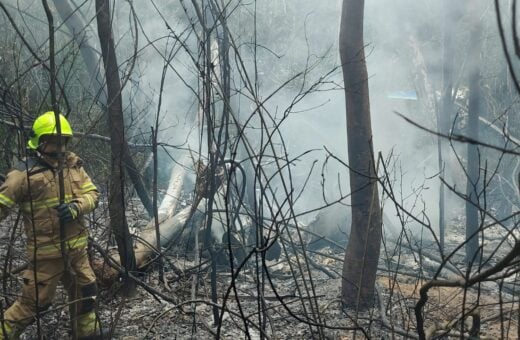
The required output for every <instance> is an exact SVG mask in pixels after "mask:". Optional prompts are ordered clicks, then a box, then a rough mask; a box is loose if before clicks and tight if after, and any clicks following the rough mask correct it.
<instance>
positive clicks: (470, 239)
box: [466, 2, 483, 265]
mask: <svg viewBox="0 0 520 340" xmlns="http://www.w3.org/2000/svg"><path fill="white" fill-rule="evenodd" d="M477 5H478V4H475V3H473V2H471V3H470V4H468V6H470V9H469V12H470V13H469V14H470V16H471V22H472V23H473V25H472V29H471V31H470V38H469V42H470V44H469V51H468V53H469V57H468V60H469V61H470V62H469V68H468V75H469V78H468V81H469V105H468V125H467V136H468V137H469V138H471V139H473V140H478V121H479V116H480V113H479V112H480V110H481V107H482V105H481V98H482V97H483V95H482V90H481V87H480V81H481V76H480V68H479V64H480V49H481V45H482V42H481V30H482V27H481V24H480V15H479V12H478V10H477V7H478V6H477ZM479 169H480V160H479V151H478V146H477V145H476V144H473V143H468V163H467V170H466V174H467V179H466V181H467V182H466V196H467V198H466V240H467V241H466V242H467V243H466V263H467V264H468V265H472V264H473V263H477V264H478V262H479V260H480V256H479V236H478V231H479V218H478V214H479V197H478V196H479V193H478V191H479V190H478V188H479Z"/></svg>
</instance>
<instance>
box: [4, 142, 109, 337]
mask: <svg viewBox="0 0 520 340" xmlns="http://www.w3.org/2000/svg"><path fill="white" fill-rule="evenodd" d="M63 177H64V192H65V202H66V203H71V202H73V203H74V204H75V205H76V206H77V208H78V218H77V219H74V220H72V221H71V222H68V223H66V224H65V228H64V229H65V230H64V231H65V237H64V241H65V242H64V244H65V251H64V254H65V257H66V259H64V258H63V254H62V251H61V237H60V221H59V218H58V213H57V210H56V209H55V207H56V206H57V205H58V204H59V176H58V171H57V169H55V168H52V167H50V166H48V165H47V164H46V163H44V162H42V161H41V160H40V159H39V158H37V157H35V158H29V159H28V160H27V161H26V162H21V163H20V164H19V165H17V166H16V167H15V168H14V169H13V170H11V171H10V172H9V173H8V174H7V176H6V179H5V182H4V183H3V184H2V185H0V220H1V219H4V218H5V217H6V216H7V215H8V214H9V212H10V210H11V209H13V208H14V207H16V206H18V207H19V208H20V210H21V214H22V217H23V221H24V227H25V234H26V236H27V257H28V260H29V268H28V269H27V270H26V271H25V273H24V275H23V279H24V285H23V289H22V294H21V296H19V298H18V299H17V300H16V301H15V303H14V304H13V305H11V306H10V307H9V308H8V309H7V310H6V311H5V312H4V322H3V323H0V325H1V326H3V327H2V328H3V330H2V328H0V340H2V339H4V331H5V335H7V336H8V338H9V339H13V338H17V336H18V335H19V334H20V333H21V332H22V331H23V329H25V328H26V327H27V326H28V325H29V324H31V323H32V322H33V320H34V318H35V316H36V315H37V313H38V312H39V311H43V310H45V309H46V308H48V307H49V306H50V304H51V303H52V300H53V298H54V294H55V292H56V286H57V284H58V282H59V281H61V282H62V283H63V284H64V286H65V288H66V289H67V290H68V292H69V297H70V296H71V293H75V294H74V295H73V296H75V297H76V299H79V300H80V302H78V304H77V306H76V311H77V313H78V315H77V329H78V336H79V337H83V336H88V335H89V334H93V333H94V332H95V331H96V328H97V329H99V323H98V322H97V321H96V317H95V312H94V309H95V308H94V307H95V296H96V294H97V287H96V277H95V275H94V272H93V271H92V268H91V266H90V264H89V261H88V256H87V251H86V248H87V241H88V231H87V229H86V226H85V223H84V221H83V217H82V216H83V215H85V214H87V213H89V212H91V211H92V210H94V209H95V208H96V206H97V203H98V197H99V192H98V190H97V188H96V186H95V185H94V184H93V183H92V181H91V179H90V177H89V176H88V175H87V173H86V172H85V170H84V169H83V167H82V161H81V159H79V157H77V156H76V155H75V154H74V153H72V152H67V153H66V157H65V161H64V169H63ZM36 282H37V283H36Z"/></svg>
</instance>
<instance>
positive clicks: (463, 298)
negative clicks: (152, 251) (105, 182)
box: [0, 213, 519, 340]
mask: <svg viewBox="0 0 520 340" xmlns="http://www.w3.org/2000/svg"><path fill="white" fill-rule="evenodd" d="M137 215H138V213H137ZM13 218H14V217H13ZM137 220H138V218H136V219H135V220H134V221H133V222H132V223H133V224H132V225H133V226H134V227H136V228H137V227H138V226H139V224H140V222H139V221H137ZM136 221H137V222H136ZM97 223H99V221H98V222H97ZM12 224H13V220H12V219H7V220H6V221H4V222H3V223H2V228H1V239H0V247H1V248H0V253H1V254H2V260H3V263H4V264H5V263H8V262H6V261H5V259H6V254H7V248H8V245H9V244H14V247H12V248H11V249H12V253H11V254H10V255H11V256H10V258H12V259H13V261H12V262H11V263H12V268H17V266H19V265H22V264H23V263H24V261H25V259H24V254H23V252H22V251H20V249H23V238H22V237H21V236H20V235H19V233H18V236H16V237H15V238H14V240H13V241H11V239H10V234H9V232H8V231H9V230H10V229H9V226H11V225H12ZM94 229H95V225H94ZM95 231H97V234H96V236H97V237H101V236H102V235H103V233H102V232H101V231H100V230H97V229H95ZM489 231H490V235H493V237H492V238H490V239H489V241H488V247H487V248H486V249H496V250H497V252H496V253H495V254H494V255H493V256H492V257H491V260H490V261H489V263H487V264H485V268H488V267H491V266H492V265H493V264H495V263H497V262H498V261H499V260H500V258H501V257H502V256H503V255H504V254H505V253H507V251H508V250H509V249H510V248H511V238H509V239H507V238H506V237H505V236H504V235H505V231H504V229H503V228H501V227H498V226H497V227H490V229H489ZM463 235H464V228H463V223H462V220H460V219H459V220H454V221H453V222H452V225H451V230H450V233H449V237H448V239H447V244H448V247H451V248H454V247H455V246H456V245H458V244H459V243H460V239H461V238H462V239H463V237H464V236H463ZM506 239H507V242H503V241H504V240H506ZM425 244H426V242H425ZM425 244H423V245H422V246H421V247H420V250H417V249H416V250H415V251H411V250H410V247H409V246H406V245H404V244H403V245H402V246H401V247H396V246H395V243H389V242H387V243H386V251H383V252H382V260H381V263H380V270H379V277H378V283H377V287H378V289H377V291H378V294H377V296H378V298H377V300H376V303H375V306H374V308H372V309H370V310H368V311H358V312H356V311H354V310H342V308H341V303H340V287H341V278H340V276H341V269H342V261H343V250H341V249H339V248H338V247H336V246H325V247H322V248H320V249H317V250H316V251H315V252H313V253H311V252H309V253H308V261H307V262H308V265H307V264H305V259H304V257H303V255H302V254H301V253H299V254H298V255H297V256H296V255H295V252H294V251H293V250H291V247H289V246H288V247H286V251H287V256H285V255H283V254H282V256H281V258H280V259H279V260H276V261H266V262H265V268H264V270H263V271H262V270H258V268H261V265H262V261H261V259H260V260H258V262H257V259H256V258H255V257H252V258H251V259H250V260H249V262H248V264H247V265H246V266H244V267H243V268H242V269H241V271H240V274H239V275H238V276H237V277H235V278H234V279H232V277H231V274H230V271H229V269H228V268H227V267H225V266H219V268H218V270H217V275H216V282H217V295H218V301H217V305H218V306H222V303H223V296H225V295H226V293H227V294H228V299H227V301H226V312H225V313H223V314H222V309H220V308H217V309H214V308H213V304H212V302H211V301H212V298H211V288H212V287H211V270H210V266H209V262H208V261H207V260H208V259H207V258H203V260H202V262H203V263H202V264H201V265H200V266H197V265H196V264H197V262H196V260H195V258H194V252H193V250H192V249H191V248H190V246H186V245H183V244H179V245H177V247H174V248H173V249H171V250H170V251H169V253H168V254H167V259H168V262H169V263H173V265H166V267H165V268H166V272H165V283H160V282H159V279H158V271H157V270H155V269H156V268H149V269H148V271H147V272H146V273H141V274H140V275H139V279H140V280H141V281H142V286H145V287H146V288H148V290H147V289H145V287H142V286H140V287H138V288H137V290H136V293H135V294H134V295H133V296H131V297H124V296H122V294H121V287H120V284H118V283H116V284H113V285H111V286H109V287H107V286H104V287H102V288H101V290H100V295H99V299H98V301H99V314H100V317H101V320H102V321H103V324H104V325H105V327H111V329H112V330H113V339H126V340H130V339H211V338H216V337H217V336H219V337H220V338H223V339H247V338H251V339H259V338H261V332H265V333H264V334H265V336H266V338H270V339H312V338H326V339H353V338H356V339H363V338H370V339H391V338H395V339H401V338H409V337H410V338H414V337H416V334H417V332H416V318H415V314H414V313H415V311H414V308H415V306H416V304H417V301H418V299H419V289H420V288H421V287H422V286H423V285H424V284H425V283H426V282H427V281H428V279H429V278H431V277H432V276H433V274H434V272H435V271H436V269H437V268H438V266H439V264H438V263H437V262H436V259H435V255H430V254H435V247H433V246H431V245H425ZM299 249H301V247H299ZM394 249H400V251H398V252H395V253H392V251H393V250H394ZM389 254H392V255H389ZM462 261H463V258H462V256H461V255H459V254H458V253H457V254H456V255H455V256H454V257H453V261H452V264H453V266H454V268H455V267H460V266H461V265H462ZM257 263H258V265H257ZM194 268H195V269H194ZM179 270H180V271H179ZM235 270H236V268H235ZM510 271H511V273H512V275H511V276H510V277H508V278H506V279H504V280H503V281H502V280H499V279H496V280H494V281H491V282H483V283H482V284H480V285H476V286H473V287H471V288H469V289H466V290H464V289H461V288H453V287H445V288H432V289H431V290H430V291H429V292H428V302H427V303H426V305H425V307H424V309H423V315H424V319H425V327H424V328H425V329H426V331H427V334H429V335H432V336H435V338H441V339H442V338H451V337H460V332H461V331H464V332H465V335H464V337H465V338H466V337H468V333H467V332H468V330H469V329H470V328H471V327H472V326H473V325H474V322H475V321H476V320H478V321H480V325H479V326H478V334H479V336H480V338H481V339H500V338H508V339H517V338H518V336H519V333H518V332H519V322H518V321H519V314H518V311H519V303H518V296H519V295H518V294H517V293H516V292H515V287H516V284H518V282H519V278H518V274H517V272H518V264H517V265H516V267H514V268H511V269H510ZM266 273H268V275H267V274H266ZM439 279H444V280H448V279H449V280H460V279H461V276H460V275H457V274H456V272H453V271H451V270H446V271H442V272H441V274H440V276H439ZM232 282H234V284H232ZM501 282H504V284H503V285H502V291H500V290H499V284H498V283H501ZM20 284H21V279H20V275H19V274H18V275H13V276H9V277H4V278H3V286H2V287H3V288H2V289H3V290H2V303H3V306H5V305H7V304H9V303H10V302H12V300H13V298H14V296H15V294H16V293H17V292H19V287H20ZM230 287H231V288H230ZM150 289H153V290H154V291H155V292H158V293H160V294H164V296H166V297H168V300H169V301H165V299H163V298H161V297H159V296H157V294H155V295H154V294H153V293H151V292H150ZM516 289H518V287H516ZM258 296H262V297H263V299H259V298H258ZM65 301H66V296H65V294H64V293H63V291H62V290H61V289H60V290H59V291H58V292H57V296H56V299H55V302H54V305H53V306H52V308H51V309H50V310H49V311H48V312H46V313H45V315H44V316H43V318H42V322H41V330H42V334H43V335H44V336H45V338H47V339H68V338H69V319H68V312H67V308H65ZM463 306H465V308H463ZM259 310H260V311H263V312H262V313H259V312H258V311H259ZM214 312H216V313H217V317H218V318H219V319H221V320H222V321H221V327H220V328H219V327H216V326H215V325H214ZM463 312H464V313H466V314H469V313H470V312H472V314H471V316H467V315H466V316H465V317H464V322H462V321H461V319H462V314H463ZM356 327H358V328H359V329H358V330H356V331H353V330H348V329H352V328H356ZM36 334H37V333H36V325H33V326H31V327H30V328H28V329H27V331H26V332H25V333H24V335H23V336H22V339H35V338H36ZM406 334H408V335H406Z"/></svg>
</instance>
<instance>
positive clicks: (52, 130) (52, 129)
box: [27, 111, 72, 150]
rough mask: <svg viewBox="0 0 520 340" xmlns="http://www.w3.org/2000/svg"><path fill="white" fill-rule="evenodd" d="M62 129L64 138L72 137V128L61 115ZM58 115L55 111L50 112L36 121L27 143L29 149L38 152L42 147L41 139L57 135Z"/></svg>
mask: <svg viewBox="0 0 520 340" xmlns="http://www.w3.org/2000/svg"><path fill="white" fill-rule="evenodd" d="M60 128H61V135H62V136H63V137H72V128H71V127H70V124H69V122H68V121H67V118H65V117H64V116H63V115H62V114H61V113H60ZM57 134H58V132H57V131H56V115H55V114H54V111H48V112H45V113H44V114H42V115H41V116H39V117H38V118H36V119H35V120H34V123H33V126H32V131H31V138H29V141H28V142H27V146H28V147H29V149H32V150H36V149H38V146H39V145H40V137H41V136H45V135H57Z"/></svg>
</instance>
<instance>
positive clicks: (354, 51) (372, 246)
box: [339, 0, 381, 309]
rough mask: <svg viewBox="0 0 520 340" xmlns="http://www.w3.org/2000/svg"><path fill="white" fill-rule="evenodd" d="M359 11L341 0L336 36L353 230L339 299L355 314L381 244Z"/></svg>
mask: <svg viewBox="0 0 520 340" xmlns="http://www.w3.org/2000/svg"><path fill="white" fill-rule="evenodd" d="M363 12H364V1H363V0H361V1H356V0H344V1H343V9H342V15H341V27H340V36H339V38H340V41H339V46H340V57H341V63H342V67H343V79H344V82H345V101H346V109H347V135H348V138H347V140H348V158H349V164H350V190H351V192H352V196H351V203H352V226H351V232H350V238H349V242H348V245H347V250H346V252H345V261H344V265H343V280H342V287H341V296H342V302H343V305H344V306H345V307H352V308H356V309H357V308H362V309H363V308H366V307H368V306H370V305H372V303H373V294H374V285H375V280H376V272H377V264H378V259H379V250H380V244H381V211H380V207H379V198H378V190H377V178H376V175H377V174H376V171H375V166H374V156H373V146H372V131H371V130H372V128H371V122H370V103H369V93H368V75H367V67H366V62H365V53H364V46H363Z"/></svg>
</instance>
